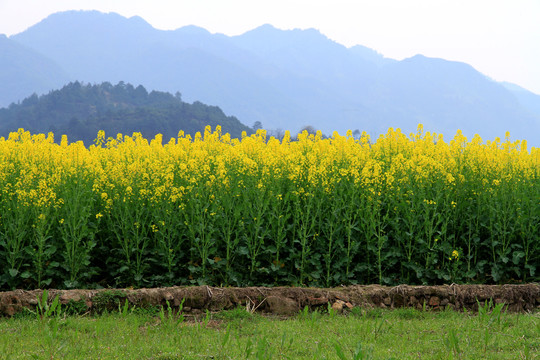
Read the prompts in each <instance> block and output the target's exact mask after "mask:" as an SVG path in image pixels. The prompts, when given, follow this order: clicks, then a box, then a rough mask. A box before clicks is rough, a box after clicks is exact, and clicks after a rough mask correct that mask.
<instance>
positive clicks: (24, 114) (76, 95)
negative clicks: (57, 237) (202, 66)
mask: <svg viewBox="0 0 540 360" xmlns="http://www.w3.org/2000/svg"><path fill="white" fill-rule="evenodd" d="M206 125H211V126H214V127H215V126H217V125H221V126H222V127H223V129H224V130H225V131H227V132H229V133H230V134H231V135H232V136H233V137H240V136H241V134H242V131H246V132H247V133H252V130H251V128H249V127H248V126H245V125H243V124H242V123H240V121H238V119H236V118H235V117H233V116H226V115H225V114H224V113H223V111H221V109H220V108H219V107H217V106H208V105H205V104H203V103H201V102H198V101H196V102H194V103H193V104H189V103H186V102H183V101H182V99H181V96H180V94H179V93H177V94H176V95H172V94H170V93H166V92H160V91H151V92H147V91H146V89H145V88H144V87H143V86H142V85H139V86H137V87H134V86H132V85H131V84H126V83H124V82H119V83H118V84H116V85H112V84H110V83H108V82H104V83H101V84H95V85H90V84H81V83H79V82H72V83H69V84H68V85H66V86H64V87H63V88H62V89H60V90H54V91H51V92H49V93H48V94H45V95H42V96H37V95H36V94H34V95H32V96H30V97H28V98H26V99H24V100H23V101H22V102H20V103H18V104H12V105H11V106H9V108H5V109H0V135H3V136H6V137H7V136H8V134H9V132H11V131H16V130H17V129H18V128H21V127H23V128H25V129H27V130H29V131H30V132H32V133H48V132H53V133H55V134H65V135H67V136H68V138H69V139H70V140H71V141H79V140H81V141H83V142H84V143H85V144H87V145H90V144H92V140H94V138H95V136H96V134H97V132H98V131H99V130H104V131H105V132H107V133H111V134H117V133H124V134H131V133H133V132H141V133H142V134H143V136H145V137H147V138H152V137H154V136H155V135H157V134H158V133H159V134H162V135H163V138H164V139H167V140H168V139H170V138H174V137H176V136H177V135H178V132H179V131H180V130H182V131H184V132H185V133H186V134H191V135H192V136H193V135H195V133H196V132H197V131H203V130H204V127H205V126H206Z"/></svg>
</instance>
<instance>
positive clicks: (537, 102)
mask: <svg viewBox="0 0 540 360" xmlns="http://www.w3.org/2000/svg"><path fill="white" fill-rule="evenodd" d="M501 84H502V85H503V86H504V87H505V88H507V89H508V90H510V91H511V92H512V94H514V96H515V97H516V99H517V100H518V101H519V103H520V104H521V105H522V106H523V107H525V109H527V110H528V111H530V112H531V113H533V114H540V95H537V94H535V93H533V92H531V91H529V90H527V89H524V88H522V87H521V86H518V85H516V84H512V83H509V82H502V83H501Z"/></svg>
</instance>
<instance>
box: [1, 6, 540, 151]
mask: <svg viewBox="0 0 540 360" xmlns="http://www.w3.org/2000/svg"><path fill="white" fill-rule="evenodd" d="M9 40H12V41H14V42H17V43H19V44H21V45H22V46H25V47H26V48H29V49H32V50H34V51H35V52H37V53H40V54H42V55H43V56H45V57H47V58H49V59H51V60H52V61H53V62H55V63H57V64H58V65H59V66H60V67H61V68H62V69H64V70H65V72H66V73H67V74H68V75H69V77H70V78H71V79H76V80H80V81H84V82H89V83H100V82H102V81H110V82H118V81H125V82H130V83H136V84H142V85H143V86H145V87H146V88H148V89H154V90H163V91H169V92H173V93H174V92H176V91H181V92H182V94H183V97H184V98H185V99H186V100H188V101H195V100H199V101H202V102H204V103H210V104H216V105H219V106H220V108H222V109H223V110H224V111H225V113H230V114H235V115H236V116H237V117H238V118H239V119H240V120H241V121H242V122H244V123H246V124H253V123H254V122H256V121H260V122H261V123H262V124H263V126H264V127H265V128H267V129H278V128H280V129H289V130H291V131H293V132H294V131H297V130H299V129H300V128H302V127H304V126H306V125H312V126H313V127H315V128H318V129H321V130H322V131H323V132H324V133H326V134H331V133H332V132H333V131H334V130H337V131H339V132H340V133H344V132H345V131H346V130H347V129H352V130H354V129H360V130H365V131H367V132H368V133H371V134H372V135H375V134H378V133H381V132H386V130H387V129H388V127H401V128H402V130H403V131H404V132H406V133H407V132H411V131H415V130H416V125H417V124H418V123H423V124H424V125H425V126H424V127H425V129H426V130H431V131H437V132H441V133H443V134H444V135H445V138H446V139H447V140H448V139H449V138H451V137H452V136H453V135H454V134H455V132H456V130H457V129H462V130H463V132H464V134H465V135H467V136H468V137H472V136H473V135H474V134H475V133H479V134H480V135H481V136H482V137H483V138H484V139H493V138H494V137H495V136H499V137H504V133H505V131H506V130H510V131H511V135H512V138H513V139H516V138H526V139H528V140H529V143H530V144H534V145H535V146H540V111H539V109H538V107H537V104H538V102H537V101H536V98H535V96H536V95H534V94H532V93H531V94H532V95H531V94H529V93H526V92H518V91H515V90H512V89H509V88H508V86H505V85H503V84H500V83H497V82H494V81H492V80H491V79H489V78H488V77H486V76H484V75H483V74H481V73H479V72H478V71H476V70H475V69H474V68H472V67H471V66H469V65H467V64H464V63H459V62H453V61H447V60H444V59H435V58H428V57H425V56H422V55H417V56H414V57H411V58H408V59H404V60H402V61H396V60H392V59H387V58H384V57H383V56H381V55H380V54H378V53H377V52H376V51H374V50H372V49H369V48H366V47H364V46H360V45H358V46H353V47H351V48H347V47H345V46H343V45H341V44H338V43H336V42H334V41H332V40H331V39H328V38H327V37H326V36H324V35H323V34H321V33H320V32H319V31H317V30H315V29H307V30H299V29H294V30H279V29H276V28H274V27H273V26H271V25H263V26H261V27H258V28H256V29H253V30H251V31H248V32H246V33H244V34H242V35H238V36H232V37H228V36H225V35H223V34H211V33H209V32H208V31H206V30H205V29H202V28H199V27H196V26H187V27H183V28H180V29H177V30H174V31H161V30H157V29H154V28H153V27H152V26H150V25H149V24H148V23H146V22H145V21H144V20H143V19H141V18H140V17H132V18H129V19H128V18H125V17H122V16H120V15H117V14H113V13H111V14H103V13H100V12H96V11H90V12H88V11H82V12H81V11H70V12H64V13H57V14H53V15H51V16H49V17H48V18H47V19H44V20H43V21H41V22H40V23H38V24H36V25H34V26H33V27H31V28H29V29H28V30H26V31H24V32H22V33H20V34H17V35H14V36H12V37H10V39H9ZM1 71H2V70H1V69H0V72H1Z"/></svg>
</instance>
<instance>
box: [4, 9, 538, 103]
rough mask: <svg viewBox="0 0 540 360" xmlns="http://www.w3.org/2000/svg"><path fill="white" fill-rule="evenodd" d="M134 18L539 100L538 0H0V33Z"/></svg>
mask: <svg viewBox="0 0 540 360" xmlns="http://www.w3.org/2000/svg"><path fill="white" fill-rule="evenodd" d="M81 9H84V10H90V9H94V10H99V11H102V12H116V13H119V14H121V15H123V16H126V17H130V16H134V15H138V16H140V17H142V18H143V19H145V20H146V21H147V22H149V23H150V24H151V25H152V26H154V27H155V28H157V29H164V30H165V29H176V28H179V27H182V26H185V25H197V26H200V27H203V28H205V29H207V30H209V31H210V32H213V33H216V32H218V33H223V34H227V35H237V34H241V33H243V32H246V31H248V30H251V29H253V28H255V27H257V26H260V25H262V24H266V23H269V24H272V25H274V26H275V27H277V28H280V29H293V28H301V29H305V28H316V29H318V30H319V31H320V32H321V33H323V34H324V35H326V36H328V37H329V38H330V39H332V40H335V41H337V42H339V43H341V44H343V45H346V46H352V45H356V44H360V45H365V46H368V47H370V48H372V49H375V50H377V51H378V52H380V53H382V54H383V55H384V56H386V57H390V58H394V59H398V60H400V59H403V58H406V57H410V56H413V55H415V54H423V55H426V56H430V57H440V58H444V59H447V60H456V61H463V62H466V63H468V64H470V65H472V66H474V67H475V68H476V69H477V70H479V71H480V72H482V73H484V74H485V75H487V76H489V77H491V78H493V79H495V80H497V81H509V82H513V83H515V84H518V85H520V86H522V87H524V88H526V89H529V90H531V91H533V92H535V93H537V94H540V0H369V1H367V0H176V1H174V0H145V1H143V0H91V1H90V0H0V34H2V33H3V34H6V35H8V36H9V35H13V34H16V33H19V32H21V31H24V30H25V29H27V28H28V27H30V26H32V25H33V24H35V23H37V22H39V21H40V20H42V19H44V18H45V17H47V16H48V15H49V14H51V13H55V12H58V11H64V10H81Z"/></svg>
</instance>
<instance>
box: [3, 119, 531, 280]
mask: <svg viewBox="0 0 540 360" xmlns="http://www.w3.org/2000/svg"><path fill="white" fill-rule="evenodd" d="M539 175H540V150H539V149H536V148H532V149H531V150H528V149H527V144H526V142H525V141H516V142H511V141H509V140H508V138H507V139H506V140H505V141H504V142H501V141H500V140H499V139H495V141H487V142H486V143H484V142H483V141H482V139H480V138H479V137H475V138H473V139H472V140H470V141H468V140H467V139H466V138H465V137H464V136H463V135H461V133H460V132H458V133H457V134H456V136H455V137H454V138H453V139H452V140H451V141H449V142H445V141H444V140H443V138H442V137H441V136H437V135H436V134H431V133H425V134H424V133H423V130H422V127H421V126H419V129H418V132H417V133H416V134H411V135H409V136H406V135H405V134H403V133H401V132H400V131H399V129H398V130H393V129H390V130H389V131H388V133H387V134H384V135H381V136H380V137H379V138H378V139H377V140H376V141H375V142H371V141H370V139H369V136H367V135H366V134H363V135H362V136H361V138H359V139H355V138H354V137H353V136H352V133H350V132H349V133H347V134H346V135H345V136H341V135H339V134H337V133H334V135H333V136H332V137H331V138H328V139H325V138H323V137H322V136H321V134H320V133H318V134H315V135H310V134H308V133H307V132H304V133H301V134H299V135H298V137H297V138H295V139H291V137H290V135H289V134H288V133H286V134H285V137H284V138H283V139H282V140H278V139H275V138H267V137H266V133H265V132H264V131H263V130H259V131H258V132H257V133H256V134H254V135H252V136H249V137H248V136H243V137H242V138H241V139H231V138H230V136H229V135H227V134H225V135H222V134H221V131H220V128H219V127H218V128H217V129H216V130H215V131H214V132H212V131H211V129H210V128H207V129H206V131H205V132H204V134H197V135H196V136H195V137H194V138H193V139H192V138H190V137H189V136H184V135H183V133H182V132H180V133H179V134H178V137H177V138H175V139H171V140H170V141H169V142H167V143H166V144H163V143H162V138H161V136H159V135H158V136H157V137H156V138H154V139H152V140H150V141H148V140H146V139H144V138H143V137H142V136H141V135H140V134H133V136H122V135H121V134H119V135H118V136H117V137H116V138H108V139H106V138H105V134H104V133H103V132H100V133H98V137H97V139H96V140H95V144H93V145H91V146H89V147H85V146H84V145H83V143H81V142H77V143H71V144H68V141H67V139H66V138H65V137H63V138H62V139H61V142H60V143H59V144H57V143H55V142H54V137H53V134H49V135H47V136H46V135H44V134H40V135H31V134H30V133H28V132H25V131H23V130H19V131H18V132H17V133H12V134H10V136H9V138H8V139H4V138H1V139H0V189H1V193H0V289H4V290H5V289H11V288H34V287H40V288H43V287H57V288H58V287H65V288H73V287H98V286H137V287H140V286H166V285H175V284H176V285H180V284H193V283H197V284H208V285H237V286H247V285H269V286H270V285H313V286H336V285H340V284H356V283H358V284H370V283H380V284H399V283H409V284H436V283H452V282H454V283H458V282H482V283H484V282H486V283H501V282H508V281H538V280H539V279H540V277H539V275H538V273H537V270H538V269H537V264H538V263H539V260H540V245H539V244H540V177H539Z"/></svg>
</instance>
